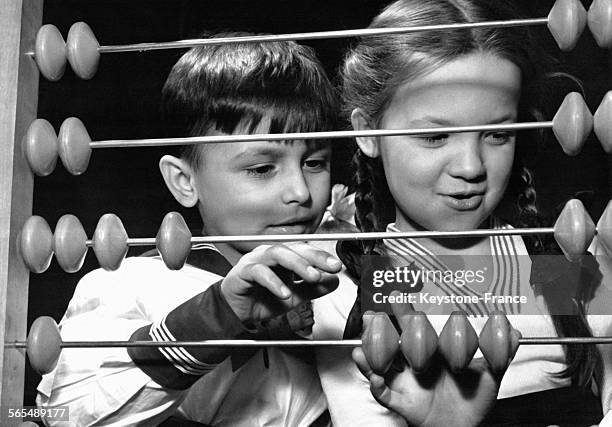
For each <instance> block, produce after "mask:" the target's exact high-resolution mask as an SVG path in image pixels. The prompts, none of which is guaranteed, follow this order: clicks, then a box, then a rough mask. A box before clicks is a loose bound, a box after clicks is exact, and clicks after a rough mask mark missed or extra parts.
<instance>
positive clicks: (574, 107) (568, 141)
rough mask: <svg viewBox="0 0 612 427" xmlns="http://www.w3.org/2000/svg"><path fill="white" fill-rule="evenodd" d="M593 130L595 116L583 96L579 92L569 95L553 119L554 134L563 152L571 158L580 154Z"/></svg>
mask: <svg viewBox="0 0 612 427" xmlns="http://www.w3.org/2000/svg"><path fill="white" fill-rule="evenodd" d="M591 130H593V115H592V114H591V112H590V111H589V108H588V107H587V105H586V103H585V102H584V99H583V98H582V95H580V94H579V93H578V92H572V93H569V94H567V95H566V97H565V99H564V100H563V103H562V104H561V106H560V107H559V110H558V111H557V114H555V117H553V132H554V134H555V136H556V137H557V140H558V141H559V143H560V144H561V147H562V148H563V151H564V152H565V153H566V154H568V155H570V156H575V155H576V154H578V153H579V152H580V150H581V149H582V146H583V145H584V143H585V141H586V139H587V137H588V136H589V133H591Z"/></svg>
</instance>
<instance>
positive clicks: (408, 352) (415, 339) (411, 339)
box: [399, 311, 438, 372]
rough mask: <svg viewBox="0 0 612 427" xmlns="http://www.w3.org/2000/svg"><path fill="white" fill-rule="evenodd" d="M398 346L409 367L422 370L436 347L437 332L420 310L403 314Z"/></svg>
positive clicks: (427, 364)
mask: <svg viewBox="0 0 612 427" xmlns="http://www.w3.org/2000/svg"><path fill="white" fill-rule="evenodd" d="M399 323H400V325H401V327H402V336H401V343H400V348H401V350H402V353H403V355H404V357H405V358H406V360H407V361H408V364H409V365H410V367H411V368H412V369H413V370H414V371H416V372H423V371H425V370H426V369H427V367H428V366H429V362H430V361H431V358H432V356H433V355H434V353H435V352H436V349H437V348H438V334H436V330H435V329H434V328H433V326H431V323H429V319H427V315H426V314H425V313H423V312H422V311H418V312H414V313H411V314H406V315H403V316H402V317H401V318H400V319H399Z"/></svg>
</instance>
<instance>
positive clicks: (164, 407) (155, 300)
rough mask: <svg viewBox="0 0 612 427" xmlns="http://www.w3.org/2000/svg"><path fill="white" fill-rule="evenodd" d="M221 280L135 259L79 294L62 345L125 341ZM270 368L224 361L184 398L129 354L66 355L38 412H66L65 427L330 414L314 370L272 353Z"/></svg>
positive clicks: (258, 359) (257, 361)
mask: <svg viewBox="0 0 612 427" xmlns="http://www.w3.org/2000/svg"><path fill="white" fill-rule="evenodd" d="M220 279H221V277H220V276H218V275H216V274H213V273H211V272H208V271H205V270H201V269H197V268H195V267H191V266H188V265H187V266H185V267H184V268H183V269H181V270H178V271H171V270H168V269H167V268H166V267H165V265H164V264H163V262H161V261H160V260H158V259H154V258H144V257H143V258H129V259H126V260H125V261H124V262H123V264H122V266H121V268H120V269H119V270H117V271H115V272H106V271H103V270H95V271H93V272H91V273H89V274H87V275H86V276H85V277H83V279H82V280H81V281H80V282H79V284H78V285H77V287H76V290H75V293H74V296H73V298H72V300H71V301H70V303H69V306H68V309H67V311H66V314H65V315H64V318H63V319H62V321H61V323H60V328H61V336H62V339H63V340H64V341H80V340H87V341H91V340H128V339H129V338H130V336H131V335H132V333H133V332H134V331H135V330H137V329H139V328H141V327H142V326H145V325H147V324H150V323H154V322H159V321H160V320H161V319H162V318H163V317H164V316H165V315H166V314H167V313H168V312H170V311H171V310H172V309H174V308H175V307H177V306H178V305H180V304H181V303H183V302H184V301H186V300H188V299H190V298H191V297H193V296H195V295H197V294H199V293H201V292H203V291H204V290H206V289H207V288H208V287H209V286H211V285H212V284H213V283H215V282H217V281H219V280H220ZM268 354H269V368H268V369H266V368H265V367H264V365H263V358H262V356H261V352H258V353H257V354H255V355H254V356H253V357H252V358H251V359H250V360H249V361H248V362H247V363H245V364H244V365H243V366H242V367H240V368H239V369H238V370H237V371H236V372H232V367H231V361H230V360H229V359H226V360H225V361H224V362H222V363H221V364H219V365H218V366H217V367H216V368H215V369H214V370H213V371H211V372H210V373H208V374H207V375H205V376H203V377H202V378H200V380H198V381H197V382H196V383H195V384H194V385H193V386H192V387H190V388H189V389H187V390H170V389H166V388H163V387H161V386H160V385H159V384H157V383H156V382H155V381H153V380H151V378H149V377H148V376H147V375H146V374H145V373H144V372H142V371H141V370H140V369H139V368H138V367H137V366H136V365H135V364H134V363H133V361H132V360H131V359H130V357H129V355H128V353H127V351H126V349H125V348H95V349H82V348H81V349H79V348H77V349H63V350H62V353H61V356H60V358H59V361H58V364H57V366H56V368H55V369H54V370H53V371H52V372H51V373H49V374H48V375H45V376H43V379H42V381H41V383H40V385H39V386H38V393H39V394H38V397H37V403H38V405H40V406H43V407H44V406H58V405H68V406H69V409H70V422H64V423H57V424H48V425H60V426H79V427H83V426H90V425H109V426H132V425H142V426H150V425H156V424H158V423H160V422H161V421H163V420H164V419H166V418H167V417H169V416H170V415H172V414H175V411H178V413H177V415H182V416H184V417H185V418H187V419H190V420H193V421H199V422H202V423H206V424H214V425H218V426H254V425H257V426H308V425H309V424H310V423H312V422H313V421H314V420H316V419H317V417H318V416H319V415H320V414H321V413H322V412H323V411H324V410H325V408H326V402H325V398H324V396H323V394H322V391H321V386H320V383H319V380H318V377H317V375H316V369H315V368H314V367H313V366H310V365H308V364H306V363H304V362H302V361H301V360H299V359H297V358H295V357H293V356H290V355H288V354H286V353H283V352H282V351H279V350H276V349H269V350H268Z"/></svg>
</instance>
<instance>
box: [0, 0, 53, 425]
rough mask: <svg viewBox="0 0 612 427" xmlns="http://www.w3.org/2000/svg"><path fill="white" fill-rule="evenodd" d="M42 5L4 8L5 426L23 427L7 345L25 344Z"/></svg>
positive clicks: (17, 362)
mask: <svg viewBox="0 0 612 427" xmlns="http://www.w3.org/2000/svg"><path fill="white" fill-rule="evenodd" d="M42 6H43V2H42V0H11V1H8V2H4V3H3V5H2V8H0V94H1V95H0V96H2V101H1V102H0V236H1V237H0V349H2V352H0V368H1V370H0V410H1V412H0V424H2V425H3V426H12V425H18V424H19V423H20V422H21V419H19V418H9V417H8V408H19V407H21V406H22V405H23V391H24V390H23V389H24V371H25V357H24V355H25V354H24V350H23V349H17V348H5V347H4V343H5V342H7V341H15V340H21V339H24V337H25V336H26V326H27V306H28V277H29V272H28V270H27V268H26V266H25V264H24V263H23V261H22V259H21V257H20V256H18V253H17V252H18V245H17V240H18V235H19V231H20V229H21V227H22V226H23V223H24V222H25V220H26V219H27V218H28V217H29V216H30V215H31V213H32V191H33V181H34V180H33V175H32V172H31V171H30V168H29V166H28V164H27V163H26V160H25V157H24V155H23V152H22V150H21V138H22V137H23V135H24V134H25V133H26V130H27V127H28V126H29V124H30V122H31V121H32V120H34V119H35V118H36V109H37V105H38V79H39V73H38V68H37V66H36V63H35V61H34V58H33V57H32V56H31V55H28V53H29V52H33V51H34V41H35V37H36V32H37V31H38V29H39V28H40V26H41V23H42Z"/></svg>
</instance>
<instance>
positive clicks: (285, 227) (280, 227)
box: [270, 218, 312, 234]
mask: <svg viewBox="0 0 612 427" xmlns="http://www.w3.org/2000/svg"><path fill="white" fill-rule="evenodd" d="M311 226H312V219H310V218H308V219H301V218H300V219H296V220H295V221H293V220H290V221H286V222H282V223H279V224H274V225H272V226H271V227H270V228H271V229H272V230H273V231H274V233H278V234H303V233H305V232H306V231H308V230H310V228H311Z"/></svg>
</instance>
